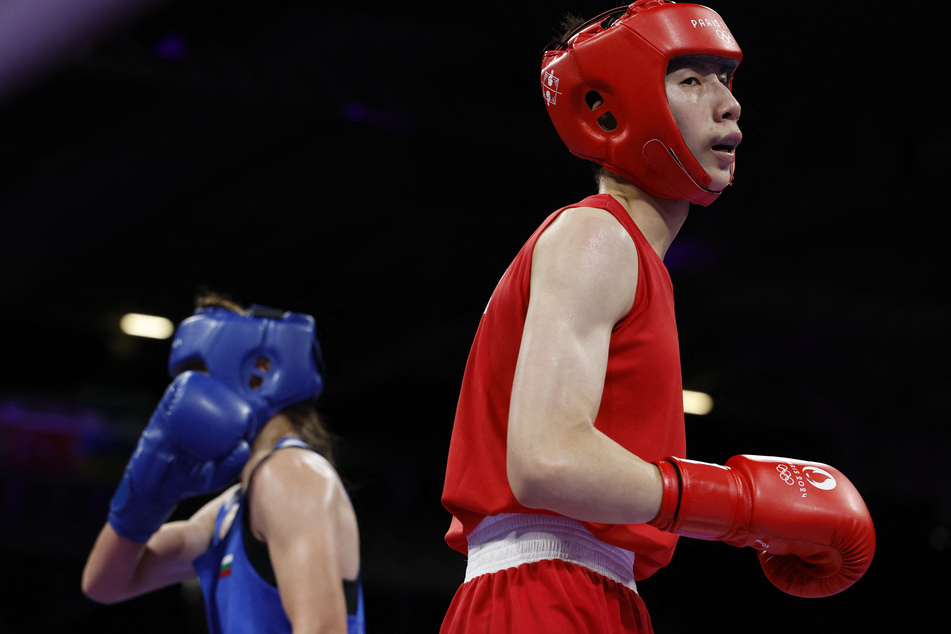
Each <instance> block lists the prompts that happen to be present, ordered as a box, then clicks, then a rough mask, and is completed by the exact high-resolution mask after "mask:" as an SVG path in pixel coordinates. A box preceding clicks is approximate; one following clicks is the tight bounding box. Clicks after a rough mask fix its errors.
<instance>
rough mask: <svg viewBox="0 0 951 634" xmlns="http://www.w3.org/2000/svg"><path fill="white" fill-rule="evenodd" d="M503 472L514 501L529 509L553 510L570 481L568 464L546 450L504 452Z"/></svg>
mask: <svg viewBox="0 0 951 634" xmlns="http://www.w3.org/2000/svg"><path fill="white" fill-rule="evenodd" d="M506 471H507V475H508V481H509V486H510V487H511V488H512V494H513V495H514V496H515V499H516V501H518V503H519V504H521V505H522V506H524V507H526V508H530V509H548V510H554V509H555V508H556V507H557V506H558V500H559V499H560V496H561V493H562V492H563V491H565V489H566V486H565V485H566V483H567V482H568V481H569V480H570V479H571V461H570V460H568V458H567V456H566V455H565V454H564V453H563V452H559V451H556V450H552V449H550V448H535V449H532V450H525V449H518V448H514V449H511V448H510V450H509V451H508V454H507V460H506Z"/></svg>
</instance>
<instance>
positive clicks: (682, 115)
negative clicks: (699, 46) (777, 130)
mask: <svg viewBox="0 0 951 634" xmlns="http://www.w3.org/2000/svg"><path fill="white" fill-rule="evenodd" d="M734 67H735V65H734V64H733V62H731V61H729V60H717V59H716V58H709V57H682V58H678V59H675V60H672V61H671V62H670V65H669V66H668V68H667V76H666V80H665V85H666V88H667V101H668V103H669V104H670V110H671V112H672V113H673V115H674V120H675V121H676V122H677V125H678V126H679V127H680V133H681V134H682V135H683V138H684V141H685V142H686V144H687V147H688V148H689V149H690V151H691V152H692V153H693V155H694V157H696V159H697V161H699V162H700V165H701V167H703V170H704V171H705V172H706V173H707V174H709V175H710V177H711V181H710V184H709V185H708V186H707V189H710V190H712V191H720V190H722V189H723V188H724V187H726V186H727V185H729V183H730V179H731V175H732V169H733V163H734V160H735V150H736V146H737V145H739V144H740V140H741V139H742V138H743V135H742V134H740V128H739V126H738V125H737V121H738V120H739V118H740V104H739V102H738V101H737V100H736V98H735V97H734V96H733V93H732V92H730V88H729V86H730V78H731V76H732V74H733V69H734Z"/></svg>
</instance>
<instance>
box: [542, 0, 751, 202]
mask: <svg viewBox="0 0 951 634" xmlns="http://www.w3.org/2000/svg"><path fill="white" fill-rule="evenodd" d="M615 18H616V19H615ZM692 55H709V56H713V57H719V58H723V59H728V60H733V61H735V62H736V63H737V64H739V63H740V60H741V59H742V58H743V53H742V51H740V47H739V46H738V45H737V43H736V41H735V40H734V39H733V35H732V34H731V33H730V30H729V29H728V28H727V26H726V23H725V22H724V21H723V19H722V18H721V17H720V16H719V15H718V14H717V13H716V12H715V11H713V10H712V9H709V8H707V7H704V6H700V5H696V4H678V3H674V2H667V1H666V0H638V1H637V2H635V3H633V4H631V5H629V6H626V7H618V8H617V9H613V10H611V11H608V12H607V13H605V14H602V15H601V16H598V18H595V19H594V20H591V21H589V22H587V23H585V24H584V25H582V26H581V27H580V28H579V29H578V30H577V31H575V32H574V33H573V34H571V35H570V36H569V37H568V38H566V39H565V40H564V41H563V42H562V43H561V44H559V45H558V46H557V47H555V48H554V49H552V50H549V51H546V52H545V54H544V57H543V58H542V73H541V80H542V94H543V96H544V98H545V102H546V104H547V105H548V114H549V115H550V116H551V120H552V122H553V123H554V124H555V129H556V130H557V131H558V134H559V136H561V139H562V141H564V143H565V145H567V146H568V149H569V150H571V152H572V153H573V154H575V155H576V156H580V157H581V158H584V159H588V160H590V161H594V162H595V163H598V164H600V165H603V166H604V167H605V168H607V169H608V170H610V171H612V172H615V173H617V174H619V175H621V176H623V177H624V178H627V179H628V180H630V181H631V182H633V183H634V184H635V185H637V186H638V187H640V188H642V189H643V190H644V191H646V192H648V193H650V194H653V195H655V196H658V197H660V198H669V199H679V198H686V199H689V200H691V201H692V202H694V203H697V204H699V205H704V206H706V205H709V204H710V203H712V202H713V201H714V200H716V198H717V196H719V195H720V192H718V191H710V190H708V189H706V187H707V185H708V184H709V183H710V175H709V174H707V173H706V172H705V171H704V170H703V168H702V167H701V166H700V163H699V162H698V161H697V159H696V158H695V157H694V156H693V154H692V153H691V152H690V150H689V149H687V144H686V143H685V142H684V139H683V136H682V135H681V133H680V129H679V128H678V127H677V122H676V121H675V120H674V116H673V114H672V113H671V111H670V105H669V104H668V102H667V91H666V87H665V84H664V77H665V75H666V72H667V65H668V63H669V62H670V61H671V60H672V59H675V58H678V57H687V56H692ZM730 88H731V89H732V81H731V86H730ZM595 94H596V95H597V96H599V97H600V99H599V100H598V102H597V103H595V102H594V101H593V100H592V95H595ZM605 115H607V116H605Z"/></svg>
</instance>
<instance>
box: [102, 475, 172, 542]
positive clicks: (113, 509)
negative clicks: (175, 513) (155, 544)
mask: <svg viewBox="0 0 951 634" xmlns="http://www.w3.org/2000/svg"><path fill="white" fill-rule="evenodd" d="M174 508H175V507H174V505H172V504H167V503H163V502H159V501H158V500H155V499H153V498H151V497H149V496H147V495H144V494H142V493H140V492H138V491H136V490H135V487H134V486H133V484H132V479H131V478H130V477H129V473H128V472H126V474H125V475H124V476H123V477H122V480H121V481H120V482H119V487H118V488H117V489H116V492H115V494H114V495H113V496H112V500H111V501H110V503H109V524H110V525H111V526H112V529H113V530H114V531H115V532H116V533H117V534H118V535H120V536H122V537H125V538H126V539H129V540H132V541H134V542H136V543H139V544H144V543H145V542H147V541H148V540H149V537H151V536H152V534H153V533H155V531H157V530H158V529H159V527H160V526H161V525H162V524H163V523H164V522H165V520H166V519H168V516H169V515H171V514H172V510H173V509H174Z"/></svg>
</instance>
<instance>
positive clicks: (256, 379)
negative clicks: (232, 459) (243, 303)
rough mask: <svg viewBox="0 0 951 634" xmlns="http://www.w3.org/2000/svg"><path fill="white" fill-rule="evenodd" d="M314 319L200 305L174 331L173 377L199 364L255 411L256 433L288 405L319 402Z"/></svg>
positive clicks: (266, 310)
mask: <svg viewBox="0 0 951 634" xmlns="http://www.w3.org/2000/svg"><path fill="white" fill-rule="evenodd" d="M315 332H316V326H315V323H314V318H313V317H311V316H310V315H305V314H302V313H292V312H286V313H282V312H281V311H279V310H274V309H269V308H264V307H258V306H254V307H252V308H251V309H250V310H249V311H248V313H247V314H246V315H241V314H239V313H236V312H234V311H233V310H229V309H227V308H217V307H213V308H199V309H198V310H196V311H195V314H194V315H192V316H191V317H189V318H187V319H185V320H184V321H183V322H182V323H181V324H180V325H179V326H178V329H177V330H176V332H175V339H174V340H173V342H172V353H171V355H170V357H169V361H168V371H169V374H171V375H172V376H173V377H174V376H176V375H178V374H179V373H180V372H182V371H184V370H187V369H191V368H190V366H192V365H193V364H196V363H198V362H200V363H201V364H203V365H204V367H205V369H207V371H208V374H209V375H210V376H211V377H213V378H215V379H217V380H219V381H221V382H222V383H224V384H225V385H227V386H228V387H230V388H232V389H233V390H235V391H237V392H238V394H240V395H241V396H242V397H243V398H245V399H246V400H247V401H248V402H249V403H250V404H251V407H252V409H254V413H255V419H256V420H255V428H254V429H253V430H252V434H251V437H252V438H253V437H254V436H256V435H257V433H258V432H259V431H260V429H261V427H263V426H264V424H265V423H267V421H268V420H270V418H271V417H272V416H273V415H274V414H276V413H277V412H278V411H280V410H281V409H282V408H284V407H287V406H288V405H293V404H295V403H299V402H301V401H307V400H316V399H317V397H319V396H320V394H321V392H323V389H324V383H323V379H322V378H321V376H320V370H319V363H320V344H319V343H318V341H317V338H316V334H315Z"/></svg>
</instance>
